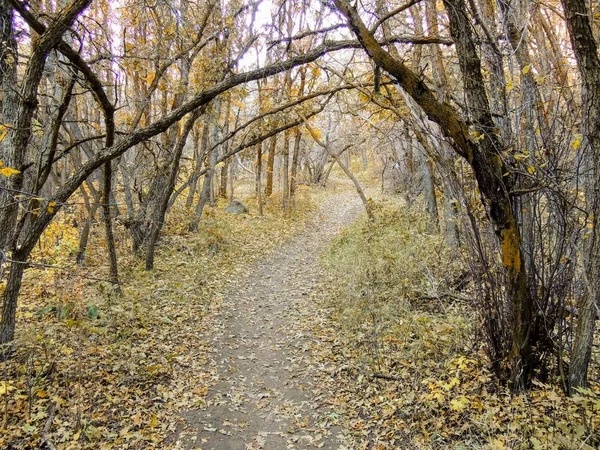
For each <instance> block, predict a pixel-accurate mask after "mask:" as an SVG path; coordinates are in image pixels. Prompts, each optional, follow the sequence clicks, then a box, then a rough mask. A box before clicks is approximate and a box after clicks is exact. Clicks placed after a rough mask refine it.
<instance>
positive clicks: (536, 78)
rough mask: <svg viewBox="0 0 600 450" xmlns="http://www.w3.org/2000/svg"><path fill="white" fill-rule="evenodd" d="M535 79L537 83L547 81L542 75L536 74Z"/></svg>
mask: <svg viewBox="0 0 600 450" xmlns="http://www.w3.org/2000/svg"><path fill="white" fill-rule="evenodd" d="M533 79H534V80H535V82H536V83H537V84H544V83H545V82H546V77H543V76H541V75H534V76H533Z"/></svg>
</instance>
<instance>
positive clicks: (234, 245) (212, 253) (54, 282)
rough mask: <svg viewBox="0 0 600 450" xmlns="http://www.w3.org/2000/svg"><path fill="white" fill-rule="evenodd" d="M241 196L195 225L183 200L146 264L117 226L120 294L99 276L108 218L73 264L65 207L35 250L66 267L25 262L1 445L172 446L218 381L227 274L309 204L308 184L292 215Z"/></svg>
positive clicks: (5, 370) (3, 376)
mask: <svg viewBox="0 0 600 450" xmlns="http://www.w3.org/2000/svg"><path fill="white" fill-rule="evenodd" d="M320 195H321V194H320ZM244 200H246V201H247V203H248V204H249V206H250V210H251V214H249V215H240V216H233V215H230V214H227V213H225V212H224V211H223V209H224V206H225V204H226V202H224V201H221V202H220V203H219V204H218V206H217V207H216V208H207V209H206V214H205V216H204V217H203V219H202V221H201V223H200V229H199V230H198V232H196V233H189V232H188V231H187V224H188V223H189V218H190V215H191V214H192V212H191V211H189V210H187V209H186V208H185V207H184V206H183V205H180V204H176V205H175V206H174V208H173V210H172V211H171V213H170V215H169V216H168V224H167V227H166V230H165V233H164V234H165V236H164V237H163V238H162V239H161V241H160V244H159V248H158V250H157V256H156V269H155V270H153V271H150V272H147V271H145V270H144V269H143V261H142V260H141V259H140V258H136V257H134V256H133V255H132V254H131V253H130V251H129V248H130V244H129V241H128V239H127V237H126V236H125V234H124V230H121V229H119V228H117V229H116V231H117V244H118V250H119V265H120V270H121V274H120V275H121V281H122V287H123V294H122V295H121V296H117V295H115V294H114V292H113V289H112V287H111V285H110V284H109V283H107V282H104V281H99V280H102V279H104V278H107V276H106V274H107V272H108V268H107V267H106V255H105V250H104V242H103V241H102V239H101V236H103V232H102V228H101V226H100V225H97V226H96V228H95V230H94V239H93V240H92V241H91V242H90V247H89V250H88V256H87V259H86V260H85V263H84V265H83V267H78V266H76V265H75V264H74V263H73V260H74V257H75V254H76V252H77V244H78V230H77V229H76V228H75V227H74V226H73V225H74V219H76V217H75V216H76V214H75V212H65V213H63V214H61V216H60V217H59V220H57V221H56V223H55V224H54V223H53V225H51V227H50V228H49V230H48V231H47V232H46V234H45V235H44V238H43V239H42V241H41V243H40V246H39V248H38V250H37V251H36V253H35V254H34V255H33V259H34V260H36V261H39V262H44V263H47V264H54V265H59V266H60V267H63V269H61V270H48V269H47V270H43V269H39V268H38V269H36V268H33V269H29V270H28V271H27V274H26V279H25V282H24V287H23V291H22V295H21V297H20V305H19V310H18V315H17V332H18V335H17V338H16V340H15V349H16V350H15V354H14V356H13V357H12V358H10V359H8V360H7V361H6V362H4V363H2V365H1V367H0V412H1V413H0V426H1V427H2V431H1V433H0V448H2V449H5V448H6V449H12V448H14V449H25V448H32V449H33V448H46V446H47V448H52V447H51V446H54V447H56V448H61V449H79V448H90V449H109V448H143V449H146V448H166V444H165V443H164V439H165V437H166V436H168V435H169V433H170V432H171V431H173V430H174V428H175V427H176V426H177V423H178V418H179V415H178V412H180V411H181V410H184V409H186V408H194V407H197V406H200V405H202V404H203V402H204V396H205V395H206V393H207V390H208V387H209V385H210V384H211V382H212V381H213V380H212V377H213V373H212V368H211V365H210V364H209V353H210V345H209V343H207V342H206V339H205V337H204V333H206V332H208V331H209V330H210V327H211V322H210V319H211V314H210V313H211V311H214V310H215V309H216V308H218V307H219V300H220V297H221V296H222V293H223V292H224V290H225V289H226V286H227V283H228V282H229V281H231V280H233V279H235V278H236V277H237V276H238V275H239V274H240V273H242V272H244V270H245V269H246V268H247V267H248V266H249V265H250V263H251V262H252V261H254V260H256V259H257V258H260V257H263V256H264V255H266V254H268V253H269V252H270V251H271V250H272V249H274V248H276V247H277V246H278V245H281V243H283V242H284V241H285V240H286V239H288V238H289V237H290V236H291V235H293V234H294V233H296V232H298V231H299V230H300V229H301V227H302V226H303V223H304V222H305V220H306V219H307V218H308V217H310V216H311V214H312V211H313V209H314V202H313V201H312V200H311V192H310V191H309V190H308V189H304V190H302V191H301V192H298V195H297V198H296V209H295V210H294V212H293V213H291V214H287V215H286V214H283V213H282V212H281V208H280V207H278V206H276V205H275V202H274V201H271V202H270V204H269V205H268V206H266V207H265V215H264V216H263V217H260V216H258V215H257V214H256V207H255V206H256V205H255V204H256V201H255V200H253V199H252V198H247V199H244ZM75 222H76V220H75ZM1 289H3V286H0V290H1Z"/></svg>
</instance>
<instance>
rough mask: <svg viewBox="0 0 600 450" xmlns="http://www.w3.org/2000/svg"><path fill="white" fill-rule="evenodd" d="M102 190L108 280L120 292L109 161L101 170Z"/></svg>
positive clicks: (116, 291)
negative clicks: (108, 270)
mask: <svg viewBox="0 0 600 450" xmlns="http://www.w3.org/2000/svg"><path fill="white" fill-rule="evenodd" d="M103 182H104V185H103V192H102V215H103V220H104V233H105V236H106V248H107V250H108V262H109V265H110V281H111V282H112V284H113V286H114V289H115V293H117V294H120V292H121V287H120V286H119V267H118V265H117V249H116V248H115V237H114V234H113V229H112V213H111V210H110V192H111V185H112V167H111V162H110V161H109V162H107V163H106V164H104V170H103Z"/></svg>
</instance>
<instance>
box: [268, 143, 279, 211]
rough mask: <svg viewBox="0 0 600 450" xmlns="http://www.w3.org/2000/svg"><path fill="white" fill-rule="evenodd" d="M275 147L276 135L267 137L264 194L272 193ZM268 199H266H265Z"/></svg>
mask: <svg viewBox="0 0 600 450" xmlns="http://www.w3.org/2000/svg"><path fill="white" fill-rule="evenodd" d="M276 147H277V135H275V136H272V137H271V138H270V139H269V149H268V154H267V184H266V186H265V195H266V196H267V197H270V196H271V194H272V193H273V171H274V168H275V149H276ZM267 201H268V200H267Z"/></svg>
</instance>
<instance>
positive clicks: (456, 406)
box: [450, 395, 470, 412]
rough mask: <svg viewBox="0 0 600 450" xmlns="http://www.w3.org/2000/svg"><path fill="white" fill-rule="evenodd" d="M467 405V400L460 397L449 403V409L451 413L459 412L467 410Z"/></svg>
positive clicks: (462, 396)
mask: <svg viewBox="0 0 600 450" xmlns="http://www.w3.org/2000/svg"><path fill="white" fill-rule="evenodd" d="M469 403H470V402H469V399H468V398H467V397H465V396H464V395H461V396H460V397H458V398H455V399H454V400H452V401H451V402H450V409H452V410H453V411H457V412H461V411H464V410H465V409H467V407H468V406H469Z"/></svg>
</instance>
